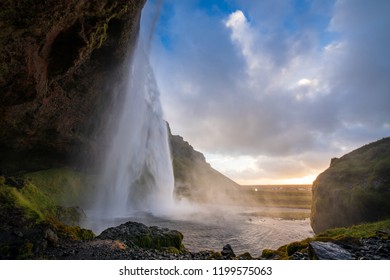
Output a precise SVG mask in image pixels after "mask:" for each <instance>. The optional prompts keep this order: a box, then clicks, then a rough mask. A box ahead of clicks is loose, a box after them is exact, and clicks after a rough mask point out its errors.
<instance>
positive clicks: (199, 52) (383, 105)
mask: <svg viewBox="0 0 390 280" xmlns="http://www.w3.org/2000/svg"><path fill="white" fill-rule="evenodd" d="M159 2H160V1H157V0H148V2H147V4H146V7H145V9H144V12H143V18H142V22H141V33H142V34H143V37H145V38H149V37H150V38H151V41H150V44H149V45H150V47H149V52H150V61H151V64H152V67H153V69H154V71H155V76H156V79H157V83H158V85H159V89H160V94H161V102H162V106H163V110H164V114H165V118H166V120H167V121H168V122H169V123H170V127H171V130H172V133H173V134H179V135H181V136H183V137H184V139H185V140H186V141H188V142H189V143H190V144H191V145H192V146H193V147H194V148H195V149H196V150H198V151H200V152H202V153H203V154H204V155H205V157H206V160H207V161H208V162H209V163H210V164H211V166H212V167H214V168H215V169H217V170H219V171H220V172H222V173H223V174H225V175H227V176H228V177H230V178H231V179H233V180H235V181H236V182H238V183H240V184H311V183H312V181H313V180H314V179H315V178H316V176H317V175H318V174H319V173H321V172H323V171H324V170H325V169H326V168H327V167H328V166H329V163H330V159H331V158H333V157H341V156H342V155H344V154H346V153H348V152H350V151H352V150H354V149H356V148H358V147H360V146H362V145H364V144H367V143H370V142H373V141H376V140H379V139H381V138H383V137H388V136H390V17H389V16H388V12H389V11H390V1H387V0H383V1H380V0H371V1H366V0H323V1H319V0H318V1H309V0H292V1H288V0H261V1H260V0H258V1H254V0H231V1H229V0H215V1H213V0H208V1H206V0H184V1H183V0H182V1H178V0H163V1H162V3H161V4H159ZM156 11H157V12H156ZM157 13H158V19H157V20H156V21H155V20H154V19H156V17H155V15H156V14H157ZM150 35H152V36H150Z"/></svg>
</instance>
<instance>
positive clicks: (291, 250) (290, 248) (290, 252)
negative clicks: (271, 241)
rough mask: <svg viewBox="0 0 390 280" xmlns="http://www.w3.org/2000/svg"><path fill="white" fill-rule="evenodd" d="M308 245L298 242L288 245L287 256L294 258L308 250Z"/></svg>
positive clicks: (305, 242) (304, 242)
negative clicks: (297, 253) (295, 254)
mask: <svg viewBox="0 0 390 280" xmlns="http://www.w3.org/2000/svg"><path fill="white" fill-rule="evenodd" d="M308 245H309V244H308V242H307V241H300V242H299V241H298V242H292V243H290V244H288V245H287V247H286V253H287V256H292V255H293V254H294V253H296V252H298V251H301V250H302V249H306V248H307V246H308Z"/></svg>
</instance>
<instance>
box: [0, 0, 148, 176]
mask: <svg viewBox="0 0 390 280" xmlns="http://www.w3.org/2000/svg"><path fill="white" fill-rule="evenodd" d="M144 2H145V0H113V1H111V0H93V1H84V0H83V1H79V0H66V1H65V0H56V1H50V0H46V1H28V0H21V1H13V0H4V1H2V2H1V4H0V30H1V32H0V65H1V66H0V155H1V158H0V173H13V172H20V171H24V170H38V169H43V168H47V167H50V168H52V167H53V166H59V165H62V164H66V163H68V160H69V158H71V157H73V156H74V155H78V156H79V157H80V158H89V157H91V156H93V155H96V154H97V153H98V149H97V140H96V135H98V134H99V133H102V129H103V125H102V123H103V120H105V119H107V117H108V109H109V107H110V106H111V104H112V103H113V102H114V101H115V100H116V99H117V98H120V94H118V95H117V94H116V92H120V91H121V90H120V86H118V89H113V86H112V85H113V84H117V85H120V84H121V81H122V80H123V73H125V72H126V71H123V69H124V67H126V65H128V63H127V62H128V58H129V54H131V51H129V49H130V50H131V48H132V46H134V44H135V40H136V36H137V32H138V29H139V19H140V14H141V9H142V7H143V5H144Z"/></svg>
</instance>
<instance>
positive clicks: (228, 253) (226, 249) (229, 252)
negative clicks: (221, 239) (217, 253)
mask: <svg viewBox="0 0 390 280" xmlns="http://www.w3.org/2000/svg"><path fill="white" fill-rule="evenodd" d="M221 254H222V256H223V257H224V258H225V259H228V258H234V257H235V256H236V254H234V252H233V249H232V246H230V244H226V245H225V246H223V248H222V252H221Z"/></svg>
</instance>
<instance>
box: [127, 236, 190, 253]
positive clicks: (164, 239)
mask: <svg viewBox="0 0 390 280" xmlns="http://www.w3.org/2000/svg"><path fill="white" fill-rule="evenodd" d="M182 240H183V236H182V235H181V234H165V235H161V236H152V235H149V234H143V235H140V236H138V237H137V238H135V239H134V240H131V241H132V242H133V244H134V245H136V246H139V247H141V248H144V249H156V250H165V249H164V248H176V249H177V250H178V251H184V250H185V248H184V245H183V243H182Z"/></svg>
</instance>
